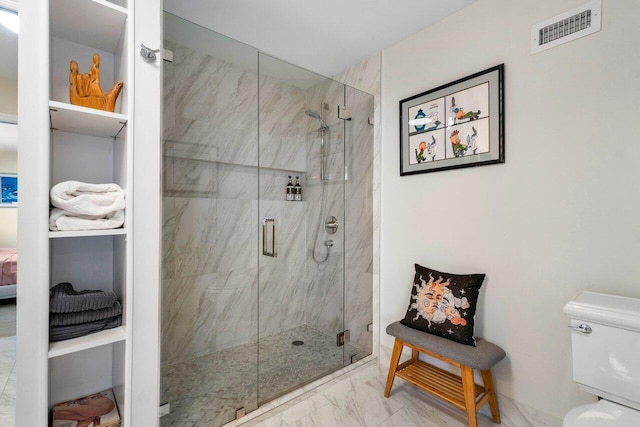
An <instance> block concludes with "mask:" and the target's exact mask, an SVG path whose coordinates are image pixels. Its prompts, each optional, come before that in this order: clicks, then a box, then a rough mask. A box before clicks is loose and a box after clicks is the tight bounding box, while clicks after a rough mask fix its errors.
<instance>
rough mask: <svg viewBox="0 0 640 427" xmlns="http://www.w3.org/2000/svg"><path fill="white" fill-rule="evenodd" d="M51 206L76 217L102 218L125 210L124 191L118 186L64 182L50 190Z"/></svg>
mask: <svg viewBox="0 0 640 427" xmlns="http://www.w3.org/2000/svg"><path fill="white" fill-rule="evenodd" d="M50 195H51V204H52V205H53V206H55V207H56V208H60V209H63V210H65V211H67V212H69V213H72V214H77V215H92V216H100V217H102V216H104V215H108V214H110V213H113V212H116V211H119V210H122V209H124V208H125V200H124V190H123V189H122V188H120V186H119V185H118V184H89V183H85V182H78V181H64V182H61V183H59V184H56V185H54V186H53V188H51V194H50Z"/></svg>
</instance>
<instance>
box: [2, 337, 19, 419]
mask: <svg viewBox="0 0 640 427" xmlns="http://www.w3.org/2000/svg"><path fill="white" fill-rule="evenodd" d="M15 359H16V337H15V336H12V337H4V338H0V426H7V427H9V426H13V425H14V424H15V406H16V360H15Z"/></svg>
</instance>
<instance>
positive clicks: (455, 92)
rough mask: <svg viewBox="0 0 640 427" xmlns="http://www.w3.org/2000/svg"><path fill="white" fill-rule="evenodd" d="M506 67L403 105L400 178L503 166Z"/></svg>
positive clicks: (489, 70) (413, 98) (401, 110)
mask: <svg viewBox="0 0 640 427" xmlns="http://www.w3.org/2000/svg"><path fill="white" fill-rule="evenodd" d="M503 79H504V64H500V65H497V66H495V67H492V68H489V69H488V70H484V71H481V72H479V73H476V74H473V75H471V76H468V77H465V78H463V79H460V80H456V81H455V82H452V83H449V84H446V85H444V86H440V87H437V88H435V89H431V90H429V91H426V92H423V93H420V94H418V95H414V96H412V97H410V98H407V99H403V100H402V101H400V175H401V176H402V175H413V174H416V173H425V172H435V171H441V170H447V169H457V168H465V167H470V166H482V165H488V164H493V163H504V87H503Z"/></svg>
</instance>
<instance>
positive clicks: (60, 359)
mask: <svg viewBox="0 0 640 427" xmlns="http://www.w3.org/2000/svg"><path fill="white" fill-rule="evenodd" d="M49 4H50V10H49V16H50V29H49V45H50V52H51V56H50V60H49V73H50V76H51V81H50V99H49V115H50V126H51V133H50V139H49V150H50V151H49V153H50V165H51V166H50V167H51V170H50V177H49V187H52V186H54V185H55V184H57V183H59V182H63V181H69V180H74V181H82V182H91V183H95V184H102V183H112V182H115V183H116V184H118V185H120V187H122V188H123V189H124V190H125V193H126V195H125V199H126V201H127V204H129V202H130V201H131V200H132V199H131V192H130V188H131V187H132V185H133V183H132V179H131V173H132V165H131V159H132V158H133V156H132V152H131V146H132V132H131V130H130V129H129V127H128V126H127V124H128V122H129V114H128V113H129V112H130V111H133V108H132V99H130V96H129V95H130V93H131V91H130V85H131V82H132V81H133V75H132V74H133V72H132V68H131V67H130V66H129V65H130V64H131V62H132V59H131V55H132V46H131V43H130V42H129V38H130V34H132V28H131V25H129V23H130V20H129V10H128V9H127V7H126V4H125V5H119V4H115V3H112V2H110V1H105V0H50V2H49ZM94 53H97V54H99V55H100V85H101V88H102V91H103V92H107V91H109V90H110V89H111V87H112V86H113V85H114V83H116V82H117V81H122V82H124V86H123V90H122V91H121V93H120V95H119V97H118V101H117V102H116V110H115V112H108V111H102V110H97V109H93V108H85V107H81V106H77V105H71V104H70V103H69V63H70V61H72V60H74V61H76V62H77V63H78V72H80V73H88V72H89V71H90V70H91V65H92V60H93V55H94ZM130 211H131V209H129V206H127V209H126V211H125V212H126V214H125V218H126V219H125V224H129V223H130V218H131V215H130ZM127 231H128V227H127V228H120V229H114V230H87V231H51V232H49V239H51V241H50V244H49V263H50V267H49V270H50V280H49V285H50V286H54V285H55V284H57V283H59V282H71V283H72V284H73V285H74V287H75V288H76V289H81V290H82V289H100V290H104V291H113V292H115V293H116V294H117V295H118V299H119V300H120V301H121V303H122V306H123V316H122V326H121V327H118V328H115V329H111V330H106V331H101V332H97V333H93V334H90V335H86V336H83V337H79V338H74V339H69V340H66V341H61V342H55V343H51V344H49V350H48V352H47V356H48V358H49V369H48V371H49V398H48V400H49V407H52V406H53V405H54V404H55V403H57V402H60V401H64V400H68V399H74V398H77V397H81V396H85V395H88V394H91V393H94V392H98V391H102V390H104V389H107V388H113V389H114V392H115V395H116V398H117V400H118V406H119V408H120V412H121V417H122V418H123V419H124V420H126V419H127V414H126V410H127V407H128V406H129V405H128V401H129V399H130V388H129V386H130V379H129V378H128V374H127V372H128V366H129V365H130V358H131V342H130V340H131V333H130V330H129V328H128V324H129V323H130V322H129V319H130V313H131V304H130V302H131V297H130V294H131V272H130V270H131V244H130V239H129V238H128V234H127ZM76 367H82V371H83V372H81V374H80V375H79V373H78V372H77V368H76ZM70 378H75V379H76V380H70Z"/></svg>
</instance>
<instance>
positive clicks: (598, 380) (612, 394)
mask: <svg viewBox="0 0 640 427" xmlns="http://www.w3.org/2000/svg"><path fill="white" fill-rule="evenodd" d="M564 312H565V314H566V315H567V316H569V318H570V319H571V325H570V326H569V327H570V328H571V346H572V353H573V379H574V381H575V382H576V383H578V387H580V388H581V389H582V390H584V391H586V392H588V393H592V394H594V395H596V396H598V397H600V398H601V399H600V400H599V401H598V402H597V403H591V404H589V405H583V406H579V407H577V408H574V409H572V410H571V411H569V412H568V413H567V415H566V416H565V417H564V423H563V425H564V426H565V427H573V426H581V427H583V426H589V427H591V426H593V427H606V426H616V427H627V426H628V427H635V426H640V299H637V298H626V297H619V296H615V295H606V294H600V293H596V292H587V291H583V292H581V293H580V294H578V296H577V297H575V298H574V299H573V301H571V302H569V303H568V304H567V305H565V307H564Z"/></svg>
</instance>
